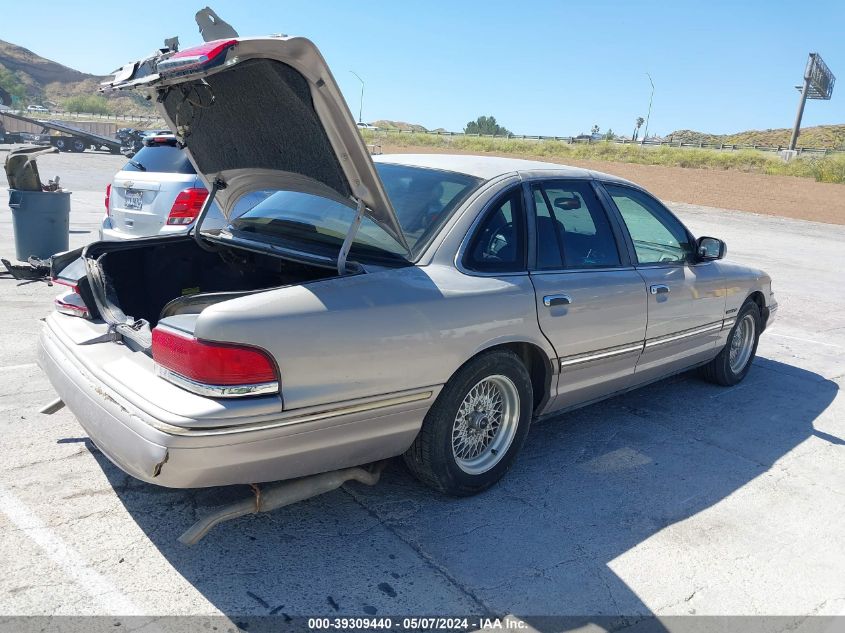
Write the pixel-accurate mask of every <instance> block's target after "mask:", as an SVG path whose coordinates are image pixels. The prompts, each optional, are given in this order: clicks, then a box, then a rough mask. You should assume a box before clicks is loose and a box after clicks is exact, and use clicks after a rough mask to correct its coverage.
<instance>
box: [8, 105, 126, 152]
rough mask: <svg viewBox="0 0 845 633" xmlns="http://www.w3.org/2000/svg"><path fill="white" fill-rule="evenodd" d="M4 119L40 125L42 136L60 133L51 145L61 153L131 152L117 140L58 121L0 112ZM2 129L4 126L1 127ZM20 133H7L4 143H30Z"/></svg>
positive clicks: (54, 136) (51, 137) (52, 140)
mask: <svg viewBox="0 0 845 633" xmlns="http://www.w3.org/2000/svg"><path fill="white" fill-rule="evenodd" d="M0 114H2V115H3V116H4V117H9V118H10V119H17V120H18V121H23V122H24V123H31V124H32V125H40V126H41V128H42V130H41V133H42V134H45V135H46V134H50V132H51V131H53V132H59V134H53V135H50V136H49V139H50V145H52V146H53V147H55V148H57V149H58V150H59V151H60V152H84V151H85V150H86V149H106V150H108V151H110V152H111V153H112V154H122V153H126V152H127V151H131V148H128V147H124V145H123V144H122V143H121V141H119V140H118V139H115V138H109V137H107V136H101V135H99V134H94V133H93V132H88V131H86V130H81V129H79V128H76V127H73V126H72V125H65V124H64V123H59V122H57V121H46V120H43V119H31V118H29V117H27V116H23V115H21V114H16V113H13V112H9V111H8V110H3V111H2V112H0ZM0 127H2V126H0ZM21 134H22V133H20V132H6V133H5V139H3V140H2V142H6V143H22V142H28V141H27V140H25V139H24V138H23V137H22V136H21Z"/></svg>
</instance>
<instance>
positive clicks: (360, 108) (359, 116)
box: [349, 70, 364, 123]
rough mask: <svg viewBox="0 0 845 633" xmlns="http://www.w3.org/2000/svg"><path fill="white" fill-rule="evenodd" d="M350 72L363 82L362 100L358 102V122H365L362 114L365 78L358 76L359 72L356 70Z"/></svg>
mask: <svg viewBox="0 0 845 633" xmlns="http://www.w3.org/2000/svg"><path fill="white" fill-rule="evenodd" d="M349 72H351V73H352V74H353V75H355V77H357V78H358V81H360V82H361V101H360V103H359V104H358V123H363V122H364V121H363V120H362V118H361V115H362V114H363V112H364V80H363V79H361V77H359V76H358V73H356V72H355V71H354V70H350V71H349Z"/></svg>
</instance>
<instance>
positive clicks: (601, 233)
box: [532, 181, 620, 270]
mask: <svg viewBox="0 0 845 633" xmlns="http://www.w3.org/2000/svg"><path fill="white" fill-rule="evenodd" d="M532 191H533V193H534V206H535V208H536V210H537V222H536V224H537V268H538V269H540V270H559V269H562V268H608V267H613V266H619V265H620V261H619V250H618V248H617V246H616V239H615V238H614V236H613V229H612V228H611V227H610V221H609V220H608V219H607V214H606V213H605V211H604V208H603V207H602V205H601V203H600V202H599V200H598V198H597V197H596V194H595V192H594V191H593V188H592V187H591V186H590V184H589V183H586V182H578V181H555V182H547V183H536V184H534V185H532Z"/></svg>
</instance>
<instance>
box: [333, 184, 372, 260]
mask: <svg viewBox="0 0 845 633" xmlns="http://www.w3.org/2000/svg"><path fill="white" fill-rule="evenodd" d="M357 202H358V207H357V209H356V210H355V218H354V219H353V220H352V224H351V225H350V226H349V230H348V231H347V232H346V237H345V238H344V240H343V244H341V246H340V252H339V253H338V254H337V274H338V275H340V276H341V277H342V276H343V275H345V274H346V258H347V257H348V256H349V249H351V248H352V240H354V239H355V236H356V235H357V234H358V227H359V226H361V220H363V219H364V211H366V210H367V207H366V205H364V201H363V200H361V199H360V198H358V200H357Z"/></svg>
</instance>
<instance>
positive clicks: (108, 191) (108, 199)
mask: <svg viewBox="0 0 845 633" xmlns="http://www.w3.org/2000/svg"><path fill="white" fill-rule="evenodd" d="M110 200H111V185H106V200H105V203H106V215H108V216H111V209H109V201H110Z"/></svg>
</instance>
